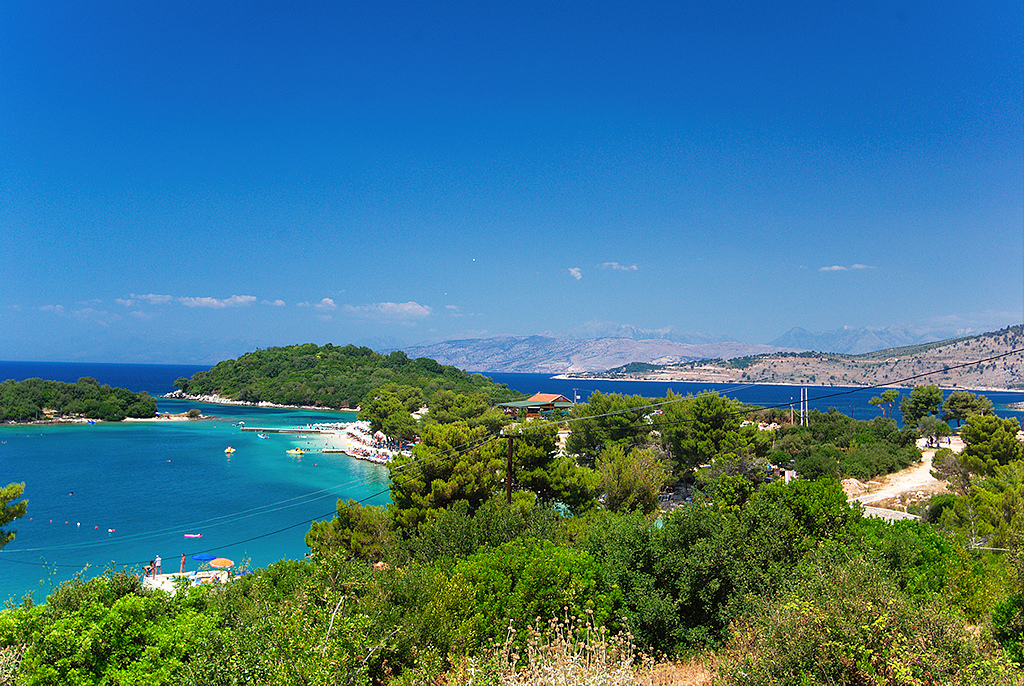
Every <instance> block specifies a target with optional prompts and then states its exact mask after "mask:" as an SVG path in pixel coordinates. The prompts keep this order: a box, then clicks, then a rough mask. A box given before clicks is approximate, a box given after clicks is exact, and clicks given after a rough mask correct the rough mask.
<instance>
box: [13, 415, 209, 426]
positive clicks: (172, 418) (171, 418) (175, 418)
mask: <svg viewBox="0 0 1024 686" xmlns="http://www.w3.org/2000/svg"><path fill="white" fill-rule="evenodd" d="M212 418H213V417H211V416H209V415H201V416H199V417H189V416H187V415H186V414H185V413H181V414H160V415H158V416H156V417H125V418H124V419H122V420H120V421H117V422H110V421H107V420H105V419H89V418H88V417H54V418H52V419H28V420H24V421H13V422H12V421H4V422H0V426H72V425H78V424H125V423H127V422H191V421H200V420H203V419H212Z"/></svg>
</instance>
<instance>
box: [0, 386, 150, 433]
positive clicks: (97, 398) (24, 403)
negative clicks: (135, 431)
mask: <svg viewBox="0 0 1024 686" xmlns="http://www.w3.org/2000/svg"><path fill="white" fill-rule="evenodd" d="M154 415H156V400H154V399H153V398H151V397H150V395H149V393H146V392H145V391H143V392H142V393H135V392H132V391H129V390H126V389H124V388H111V387H110V386H108V385H106V384H102V385H101V384H100V382H99V381H97V380H96V379H92V378H89V377H82V378H81V379H79V380H78V381H76V382H75V383H64V382H62V381H44V380H42V379H25V380H24V381H14V380H12V379H8V380H6V381H4V382H2V383H0V421H4V422H25V421H68V420H72V419H99V420H103V421H106V422H119V421H121V420H123V419H125V418H126V417H137V418H148V417H153V416H154Z"/></svg>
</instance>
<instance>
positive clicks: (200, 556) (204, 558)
mask: <svg viewBox="0 0 1024 686" xmlns="http://www.w3.org/2000/svg"><path fill="white" fill-rule="evenodd" d="M192 559H193V560H196V561H197V562H209V561H210V560H216V559H217V556H216V555H211V554H210V553H196V554H195V555H193V556H192Z"/></svg>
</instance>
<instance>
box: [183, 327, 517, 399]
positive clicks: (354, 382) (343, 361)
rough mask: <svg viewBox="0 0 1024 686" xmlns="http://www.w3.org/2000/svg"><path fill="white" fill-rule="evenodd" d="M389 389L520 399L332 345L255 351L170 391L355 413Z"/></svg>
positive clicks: (485, 382)
mask: <svg viewBox="0 0 1024 686" xmlns="http://www.w3.org/2000/svg"><path fill="white" fill-rule="evenodd" d="M389 384H390V385H393V386H398V387H407V388H417V389H419V391H420V396H421V398H422V399H423V400H429V399H430V398H431V397H432V396H433V395H434V394H435V393H436V392H438V391H451V392H454V393H458V394H464V395H473V394H482V396H483V397H484V398H486V399H487V401H488V402H490V403H494V402H502V401H505V400H514V399H518V398H520V397H522V394H520V393H517V392H515V391H512V390H510V389H509V388H508V387H507V386H504V385H499V384H496V383H494V382H493V381H491V380H490V379H488V378H487V377H485V376H482V375H480V374H470V373H468V372H465V371H463V370H461V369H458V368H457V367H452V366H448V365H441V364H438V363H437V362H436V361H434V360H431V359H429V358H425V357H421V358H417V359H410V358H409V357H408V356H407V355H406V354H405V353H403V352H401V351H395V352H392V353H390V354H388V355H381V354H379V353H376V352H374V351H373V350H371V349H370V348H366V347H357V346H354V345H345V346H335V345H332V344H330V343H328V344H326V345H323V346H317V345H315V344H312V343H307V344H304V345H289V346H284V347H274V348H267V349H265V350H256V351H254V352H250V353H246V354H244V355H242V356H241V357H239V358H238V359H237V360H224V361H223V362H219V363H217V364H216V365H215V366H214V367H213V368H211V369H210V370H208V371H205V372H197V373H196V374H193V375H192V377H191V378H189V379H186V378H184V377H181V378H179V379H177V380H176V381H175V382H174V387H175V388H176V389H178V391H179V392H180V394H183V395H185V396H190V397H199V396H217V397H220V398H224V399H229V400H234V401H238V402H245V403H253V404H259V403H273V404H278V405H294V406H304V407H322V408H324V409H354V408H357V407H359V406H360V405H361V404H362V403H363V401H364V400H366V398H367V396H368V395H369V394H370V392H371V391H373V390H374V389H377V388H380V387H382V386H385V385H389Z"/></svg>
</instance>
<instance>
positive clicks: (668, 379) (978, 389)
mask: <svg viewBox="0 0 1024 686" xmlns="http://www.w3.org/2000/svg"><path fill="white" fill-rule="evenodd" d="M551 378H552V379H559V380H561V381H628V382H630V383H634V382H635V383H672V382H679V383H721V384H737V383H742V384H744V385H750V386H816V387H818V388H899V389H901V390H910V389H913V388H914V386H913V385H910V384H891V385H889V384H884V385H879V384H860V383H852V382H851V383H842V384H837V383H818V382H813V381H798V380H792V379H775V380H773V381H764V380H760V379H759V380H756V381H752V380H750V379H742V378H732V377H730V378H722V377H720V376H716V375H708V376H706V377H701V376H699V375H687V376H680V377H678V378H676V377H672V376H671V375H667V374H666V375H665V376H662V377H659V378H651V377H646V376H594V375H587V376H577V375H575V374H555V375H553V376H551ZM938 386H939V388H941V389H942V390H944V391H973V392H975V393H984V392H994V393H1020V392H1021V389H1020V388H998V387H993V386H957V385H952V386H947V385H943V384H938ZM1013 405H1019V407H1014V409H1017V410H1024V403H1014V404H1013ZM1008 407H1009V406H1008Z"/></svg>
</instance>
